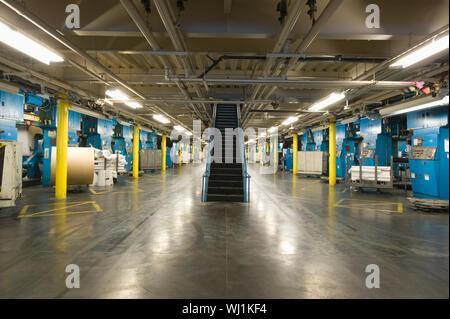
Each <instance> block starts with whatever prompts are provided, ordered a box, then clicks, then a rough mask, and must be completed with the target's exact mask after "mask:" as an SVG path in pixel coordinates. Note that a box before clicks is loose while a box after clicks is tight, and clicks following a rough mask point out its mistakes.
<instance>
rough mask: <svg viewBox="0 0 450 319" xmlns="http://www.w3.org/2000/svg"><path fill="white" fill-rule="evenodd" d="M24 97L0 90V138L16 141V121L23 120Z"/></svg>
mask: <svg viewBox="0 0 450 319" xmlns="http://www.w3.org/2000/svg"><path fill="white" fill-rule="evenodd" d="M24 102H25V97H24V96H23V95H21V94H12V93H9V92H4V91H0V139H2V140H10V141H17V128H16V123H17V122H23V114H24V111H23V105H24Z"/></svg>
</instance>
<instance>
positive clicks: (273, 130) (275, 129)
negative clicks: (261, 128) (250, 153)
mask: <svg viewBox="0 0 450 319" xmlns="http://www.w3.org/2000/svg"><path fill="white" fill-rule="evenodd" d="M277 130H278V127H277V126H274V127H271V128H269V129H268V130H267V131H268V132H269V133H273V132H275V131H277Z"/></svg>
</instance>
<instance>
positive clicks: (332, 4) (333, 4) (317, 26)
mask: <svg viewBox="0 0 450 319" xmlns="http://www.w3.org/2000/svg"><path fill="white" fill-rule="evenodd" d="M342 2H343V0H330V1H329V2H328V5H327V6H326V7H325V9H324V10H323V11H322V13H321V15H320V17H319V18H318V19H317V20H316V22H315V23H314V25H313V26H312V27H311V29H310V31H309V32H308V34H307V35H306V36H305V37H304V38H303V40H302V42H301V43H300V45H299V46H298V47H297V48H296V50H295V52H296V53H302V54H304V53H305V52H306V50H307V49H308V48H309V46H310V45H311V44H312V42H313V41H314V40H315V39H316V37H317V36H318V34H319V32H320V30H321V29H322V28H323V26H324V25H325V24H326V23H327V22H328V21H329V19H330V18H331V16H332V15H333V14H334V13H335V12H336V10H337V9H338V8H339V6H340V5H341V4H342ZM298 60H299V58H294V59H293V61H291V62H290V63H289V65H288V66H287V67H286V68H285V69H284V70H283V71H282V73H281V74H282V76H286V74H287V73H288V71H289V70H290V69H291V68H292V67H293V66H294V65H295V64H296V63H297V62H298ZM261 107H262V106H259V107H258V109H260V108H261ZM251 116H252V114H250V113H247V114H246V115H245V118H244V125H245V124H246V123H247V121H248V120H249V118H251Z"/></svg>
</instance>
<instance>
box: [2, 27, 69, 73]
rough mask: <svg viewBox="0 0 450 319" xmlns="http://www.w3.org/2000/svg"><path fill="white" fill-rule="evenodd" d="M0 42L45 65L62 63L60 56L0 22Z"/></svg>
mask: <svg viewBox="0 0 450 319" xmlns="http://www.w3.org/2000/svg"><path fill="white" fill-rule="evenodd" d="M0 41H1V42H3V43H5V44H6V45H9V46H10V47H12V48H14V49H16V50H18V51H20V52H22V53H24V54H26V55H28V56H30V57H32V58H34V59H36V60H38V61H41V62H42V63H45V64H47V65H50V63H51V62H63V61H64V59H63V58H62V57H61V56H59V55H57V54H56V53H53V52H52V51H50V50H49V49H47V48H46V47H44V46H43V45H41V44H39V43H37V42H36V41H34V40H31V39H30V38H28V37H27V36H25V35H23V34H22V33H20V32H17V31H14V30H13V29H11V28H10V27H8V26H7V25H6V24H3V23H2V22H0Z"/></svg>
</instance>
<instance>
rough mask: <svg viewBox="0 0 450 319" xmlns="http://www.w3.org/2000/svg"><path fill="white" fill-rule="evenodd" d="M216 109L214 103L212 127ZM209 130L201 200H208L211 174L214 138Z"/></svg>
mask: <svg viewBox="0 0 450 319" xmlns="http://www.w3.org/2000/svg"><path fill="white" fill-rule="evenodd" d="M216 111H217V104H214V107H213V123H212V127H216ZM211 132H212V129H211V128H209V129H208V133H209V141H208V149H207V155H206V169H205V173H204V174H203V176H202V202H206V201H207V200H208V184H209V176H210V174H211V150H212V143H213V140H214V134H212V133H211Z"/></svg>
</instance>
